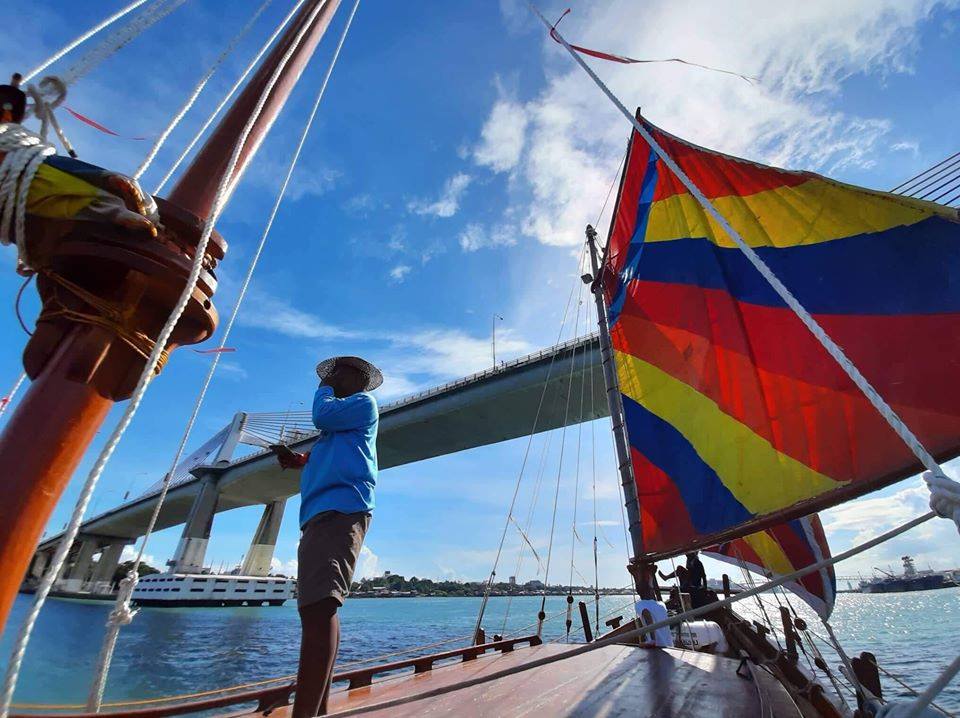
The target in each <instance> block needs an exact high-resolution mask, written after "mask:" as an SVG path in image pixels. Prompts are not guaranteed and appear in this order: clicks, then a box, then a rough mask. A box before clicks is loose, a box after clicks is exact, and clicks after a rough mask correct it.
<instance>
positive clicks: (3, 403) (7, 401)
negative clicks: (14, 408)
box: [0, 371, 27, 416]
mask: <svg viewBox="0 0 960 718" xmlns="http://www.w3.org/2000/svg"><path fill="white" fill-rule="evenodd" d="M26 379H27V372H25V371H22V372H20V376H18V377H17V380H16V381H15V382H14V384H13V388H12V389H11V390H10V393H9V394H7V395H6V396H5V397H3V399H2V400H0V416H3V412H5V411H6V410H7V407H9V406H10V405H11V404H12V403H13V397H15V396H16V395H17V392H18V391H20V387H21V385H22V384H23V382H24V381H26Z"/></svg>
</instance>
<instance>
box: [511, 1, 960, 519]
mask: <svg viewBox="0 0 960 718" xmlns="http://www.w3.org/2000/svg"><path fill="white" fill-rule="evenodd" d="M529 4H530V8H531V9H532V10H533V12H534V13H536V15H537V16H538V17H539V18H540V20H542V21H543V23H544V24H545V25H546V26H547V27H552V26H551V25H550V22H549V21H548V20H547V19H546V18H545V17H544V16H543V15H542V14H541V13H540V11H539V10H538V9H537V8H536V7H535V6H534V5H533V4H532V3H529ZM552 35H553V36H554V37H555V38H557V39H558V40H559V41H560V43H561V44H562V45H563V46H564V47H565V48H566V49H567V51H568V52H569V53H570V55H571V56H572V57H573V59H574V60H576V61H577V63H578V64H579V65H580V67H582V68H583V70H584V71H585V72H586V73H587V74H588V75H589V76H590V78H591V79H592V80H593V81H594V82H595V83H596V84H597V86H598V87H599V88H600V89H601V90H602V91H603V93H604V94H605V95H606V96H607V97H608V98H609V99H610V101H611V102H612V103H613V104H614V105H615V106H616V107H617V109H619V110H620V112H621V113H623V116H624V117H626V118H627V119H628V120H629V121H630V124H632V125H633V127H634V129H636V131H637V132H638V133H640V136H641V137H643V139H644V140H645V141H646V142H647V144H648V145H650V147H651V148H652V149H653V151H654V152H655V153H656V154H657V156H658V157H659V158H660V159H662V160H663V162H664V164H665V165H666V166H667V167H668V168H669V169H670V171H671V172H673V174H675V175H676V177H677V179H679V180H680V182H681V184H683V186H684V187H686V188H687V190H689V192H690V194H692V195H693V197H694V198H695V199H696V200H697V202H698V203H699V204H700V206H701V207H703V209H704V211H706V212H707V214H709V215H710V216H711V217H713V219H714V220H716V222H717V224H719V225H720V227H721V228H722V229H723V231H724V232H726V234H727V236H729V237H730V239H732V240H733V242H734V244H736V245H737V247H739V248H740V251H741V252H743V254H744V255H745V256H746V258H747V259H748V260H749V261H750V263H751V264H752V265H753V266H754V267H755V268H756V269H757V271H758V272H760V274H761V275H762V276H763V278H764V279H766V280H767V283H768V284H770V286H771V287H773V289H774V291H775V292H776V293H777V295H778V296H779V297H780V298H781V299H782V300H783V301H784V302H785V303H786V304H787V306H788V307H790V309H791V310H792V311H793V313H794V314H796V315H797V317H798V318H799V319H800V321H802V322H803V323H804V325H805V326H806V327H807V329H809V330H810V333H811V334H813V336H814V337H815V338H816V340H817V341H818V342H820V345H821V346H822V347H823V348H824V349H826V351H827V353H828V354H830V356H831V357H833V359H834V360H835V361H836V362H837V364H839V365H840V368H841V369H843V371H844V372H845V373H846V375H847V376H848V377H849V378H850V380H851V381H852V382H853V383H854V384H856V386H857V387H858V388H859V389H860V391H862V392H863V394H864V396H866V397H867V399H868V400H869V402H870V403H871V404H872V405H873V407H874V408H875V409H876V410H877V411H878V412H879V413H880V415H881V416H882V417H883V418H884V420H886V422H887V424H889V425H890V428H891V429H893V430H894V431H895V432H896V434H897V436H899V437H900V439H901V440H902V441H903V443H905V444H906V445H907V447H908V448H909V449H910V450H911V451H912V452H913V453H914V455H915V456H916V457H917V458H918V459H919V460H920V463H921V464H923V466H924V467H925V468H926V469H927V470H928V471H929V472H930V473H931V474H932V475H933V477H936V478H937V479H938V482H937V483H938V486H941V485H940V482H939V480H940V479H944V480H946V481H950V480H949V479H947V477H946V476H945V475H944V473H943V470H942V469H941V468H940V465H939V464H938V463H937V460H936V459H935V458H934V457H933V455H932V454H930V452H929V451H927V449H926V447H925V446H924V445H923V444H922V443H921V442H920V440H919V439H918V438H917V437H916V435H915V434H914V433H913V432H912V431H911V430H910V428H909V427H908V426H907V425H906V423H904V421H903V419H901V418H900V416H899V415H898V414H897V413H896V412H895V411H894V410H893V408H892V407H891V406H890V405H889V404H887V402H886V401H885V400H884V398H883V397H882V396H880V394H879V392H877V390H876V389H874V387H873V385H872V384H870V382H869V381H868V380H867V378H866V377H864V376H863V374H861V373H860V370H859V369H858V368H857V367H856V365H855V364H854V363H853V362H851V361H850V359H849V358H847V356H846V354H844V353H843V350H842V349H841V348H840V347H839V346H838V345H837V343H836V342H834V341H833V339H831V338H830V336H829V335H828V334H827V333H826V332H825V331H824V329H823V327H821V326H820V324H819V323H817V320H816V319H814V318H813V316H812V315H811V314H810V313H809V312H808V311H807V310H806V308H805V307H804V306H803V305H802V304H800V302H799V300H797V298H796V297H794V296H793V294H791V293H790V290H789V289H787V287H786V286H785V285H784V284H783V283H782V282H781V281H780V279H779V278H778V277H777V276H776V275H775V274H774V273H773V271H772V270H771V269H770V267H768V266H767V265H766V263H765V262H764V261H763V260H762V259H761V258H760V256H759V255H758V254H757V253H756V252H755V251H754V250H753V248H752V247H750V245H748V244H747V243H746V242H745V241H744V239H743V237H741V236H740V233H739V232H737V231H736V230H735V229H734V228H733V227H731V226H730V223H729V222H727V220H726V218H725V217H724V216H723V215H722V214H721V213H720V211H719V210H717V208H716V207H714V206H713V204H712V203H711V202H710V200H709V199H707V198H706V196H705V195H704V194H703V192H701V191H700V189H699V188H698V187H697V185H696V184H695V183H694V182H693V181H692V180H691V179H690V178H689V177H687V175H686V173H685V172H684V171H683V170H682V169H681V168H680V166H679V165H678V164H677V163H676V162H675V161H674V160H673V158H672V157H670V155H669V154H667V152H666V151H665V150H664V149H663V148H662V147H661V146H660V144H659V143H658V142H657V141H656V139H654V137H653V135H651V134H650V132H649V130H647V128H646V127H644V126H643V123H641V122H639V121H638V120H637V119H636V118H635V117H634V116H633V115H632V114H631V113H630V111H629V110H627V108H626V107H625V106H624V105H623V103H622V102H620V100H619V99H618V98H617V96H616V95H614V94H613V92H611V91H610V89H609V88H608V87H607V86H606V85H605V84H604V83H603V81H602V80H601V79H600V78H599V77H598V76H597V74H596V73H595V72H594V71H593V70H592V69H590V66H589V65H587V63H586V62H584V60H583V58H581V57H580V55H579V54H578V53H577V52H576V51H574V49H573V48H572V47H571V46H570V44H569V43H568V42H567V41H566V40H565V39H564V38H563V36H562V35H561V34H560V33H559V32H558V31H557V30H556V29H555V28H554V29H553V32H552ZM929 484H930V481H928V485H929ZM940 490H941V492H942V491H943V489H942V487H941V488H940ZM951 494H952V495H958V496H960V486H958V487H957V488H956V489H955V490H952V491H951ZM937 499H938V506H939V507H940V508H939V509H938V508H934V511H936V513H937V515H938V516H944V515H947V516H949V517H950V518H953V519H954V521H955V522H956V523H957V528H958V530H960V511H958V510H957V507H958V499H957V498H945V497H944V495H943V494H942V493H941V494H940V495H938V497H937ZM933 500H934V499H933V497H931V508H933ZM947 509H950V511H949V513H947ZM941 510H942V511H943V512H944V513H941Z"/></svg>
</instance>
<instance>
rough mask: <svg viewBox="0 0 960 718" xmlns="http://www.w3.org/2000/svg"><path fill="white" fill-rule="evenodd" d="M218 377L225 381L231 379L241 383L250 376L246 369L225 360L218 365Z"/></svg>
mask: <svg viewBox="0 0 960 718" xmlns="http://www.w3.org/2000/svg"><path fill="white" fill-rule="evenodd" d="M217 376H219V377H221V378H224V379H231V380H233V381H241V380H243V379H246V378H247V377H248V376H249V375H248V374H247V370H246V369H244V368H243V367H242V366H240V364H238V363H237V362H232V361H224V360H223V359H221V360H220V362H219V363H218V364H217Z"/></svg>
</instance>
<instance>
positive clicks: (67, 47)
mask: <svg viewBox="0 0 960 718" xmlns="http://www.w3.org/2000/svg"><path fill="white" fill-rule="evenodd" d="M145 2H147V0H134V2H132V3H130V4H129V5H127V6H126V7H123V8H120V9H119V10H117V12H115V13H114V14H113V15H111V16H110V17H108V18H106V19H105V20H103V21H102V22H101V23H99V24H97V25H94V26H93V27H92V28H90V29H89V30H87V31H86V32H85V33H83V34H82V35H80V36H79V37H76V38H75V39H73V40H72V41H71V42H69V43H67V44H66V45H64V46H63V47H62V48H60V49H59V50H57V51H56V52H55V53H54V54H52V55H51V56H50V57H48V58H47V59H46V60H44V61H43V62H41V63H40V64H39V65H37V66H36V67H35V68H33V69H32V70H30V72H28V73H27V74H26V75H24V77H23V80H24V82H27V81H29V80H32V79H33V78H34V77H36V76H37V75H39V74H40V73H41V72H43V71H44V70H46V69H47V68H48V67H50V65H52V64H53V63H55V62H56V61H57V60H59V59H60V58H61V57H63V56H64V55H66V54H67V53H68V52H70V51H71V50H73V49H74V48H75V47H77V46H78V45H80V44H82V43H84V42H86V41H87V40H89V39H90V38H91V37H93V36H94V35H96V34H97V33H98V32H100V31H101V30H103V29H104V28H105V27H109V26H110V25H112V24H113V23H115V22H116V21H117V20H119V19H120V18H122V17H123V16H124V15H126V14H127V13H129V12H132V11H133V10H136V9H137V8H138V7H140V6H141V5H143V4H144V3H145Z"/></svg>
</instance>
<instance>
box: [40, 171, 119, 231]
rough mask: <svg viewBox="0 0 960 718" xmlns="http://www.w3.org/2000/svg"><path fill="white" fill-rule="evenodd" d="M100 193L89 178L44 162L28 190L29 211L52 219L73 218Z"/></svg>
mask: <svg viewBox="0 0 960 718" xmlns="http://www.w3.org/2000/svg"><path fill="white" fill-rule="evenodd" d="M101 194H103V193H102V192H101V191H100V190H99V189H97V187H95V186H94V185H92V184H90V183H89V182H87V181H85V180H82V179H80V178H79V177H75V176H73V175H72V174H69V173H67V172H64V171H62V170H59V169H57V168H56V167H51V166H50V165H48V164H42V165H40V167H38V168H37V174H36V176H35V177H34V178H33V182H31V183H30V189H29V190H27V211H28V212H29V213H30V214H33V215H36V216H38V217H47V218H49V219H73V218H74V217H76V216H77V215H78V214H79V213H80V212H81V211H82V210H83V209H85V208H86V207H87V206H89V205H90V204H91V203H92V202H94V201H95V200H96V199H97V198H98V197H100V195H101Z"/></svg>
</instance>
